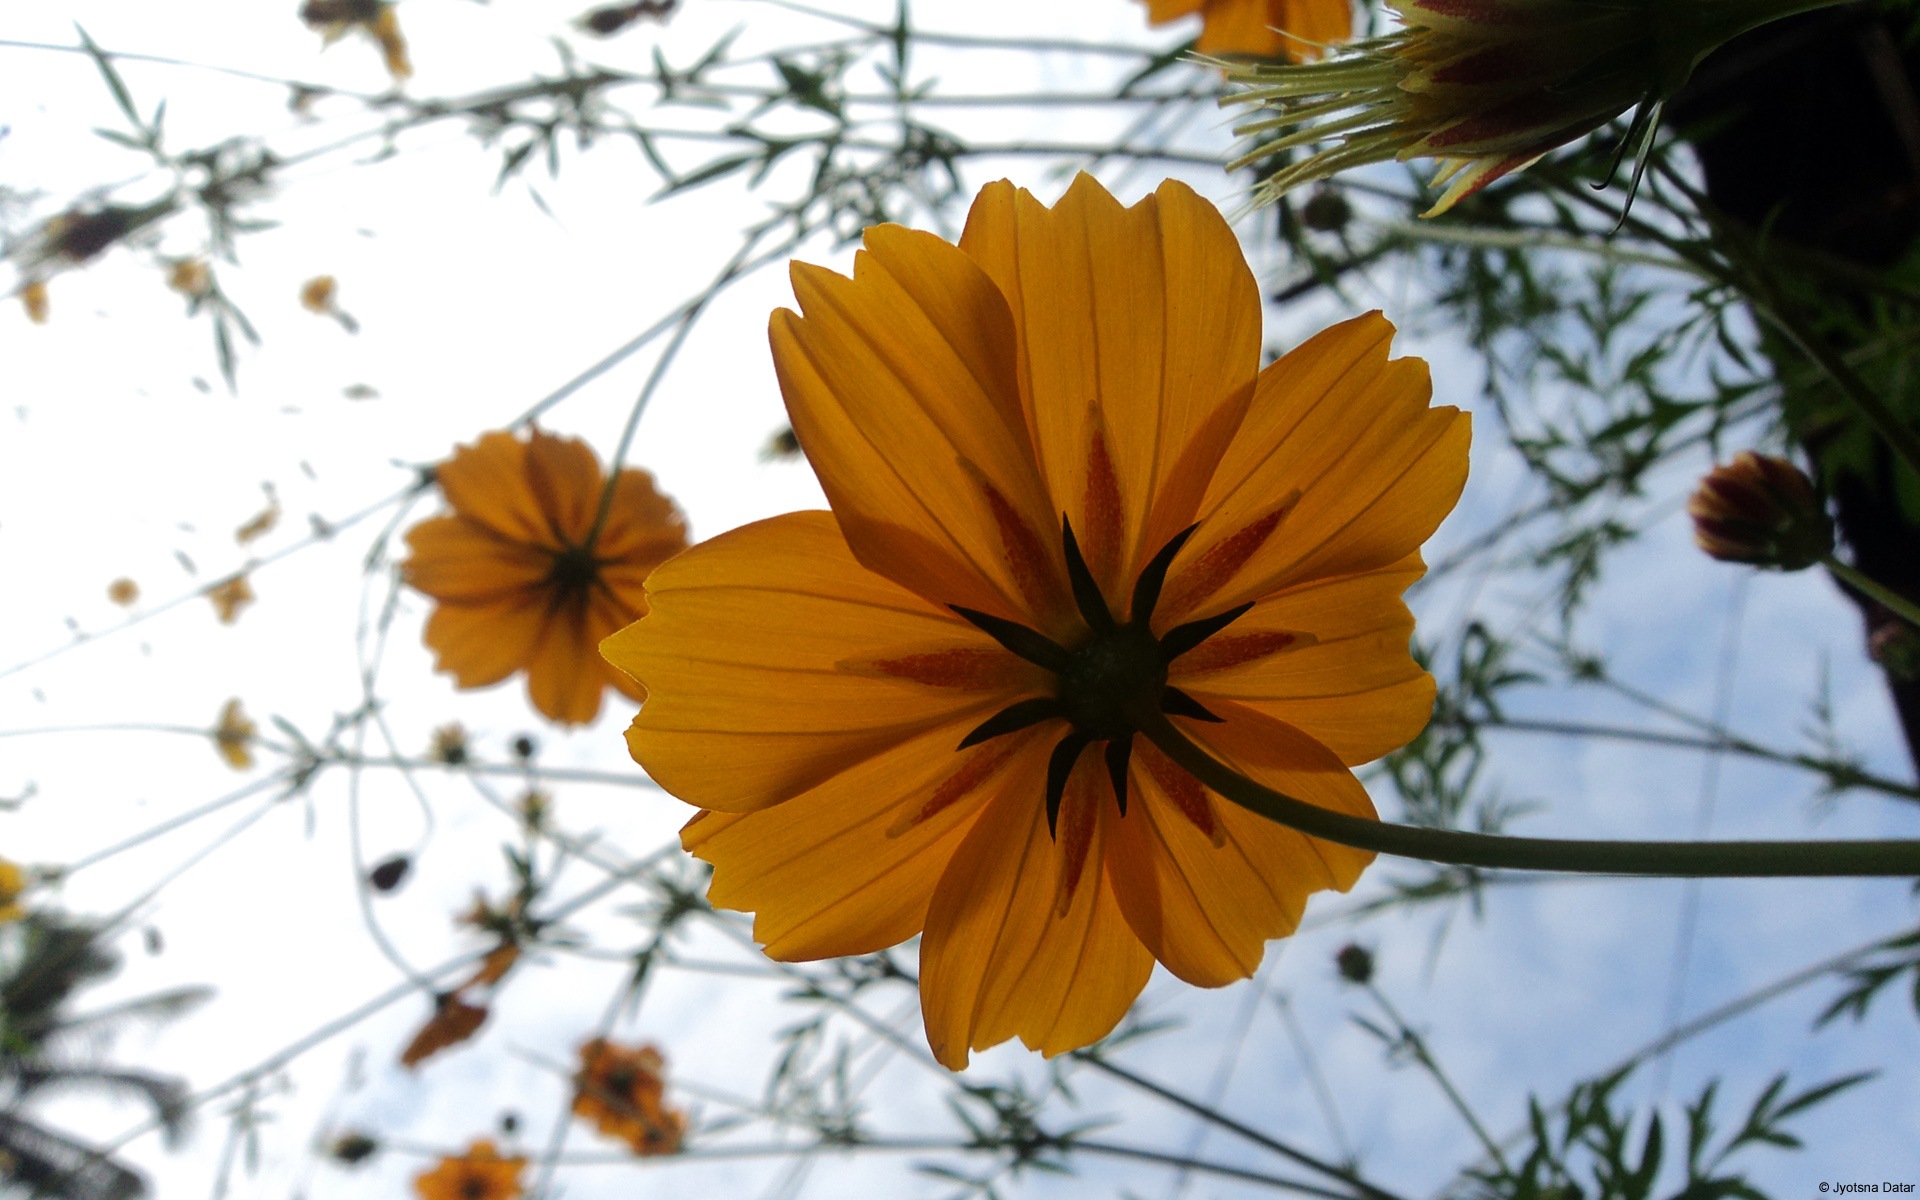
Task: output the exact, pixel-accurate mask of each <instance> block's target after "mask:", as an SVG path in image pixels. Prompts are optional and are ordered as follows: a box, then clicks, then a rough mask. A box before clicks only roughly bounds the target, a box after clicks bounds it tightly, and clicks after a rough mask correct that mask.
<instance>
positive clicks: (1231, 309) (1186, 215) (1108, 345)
mask: <svg viewBox="0 0 1920 1200" xmlns="http://www.w3.org/2000/svg"><path fill="white" fill-rule="evenodd" d="M960 245H961V248H962V249H964V250H965V251H966V252H967V253H968V254H969V255H970V256H971V257H973V258H974V259H975V260H976V261H977V262H979V263H980V265H981V266H982V267H983V268H984V269H985V270H986V272H987V274H988V275H989V276H991V277H992V278H993V280H994V281H995V283H996V284H998V285H999V287H1000V290H1001V291H1002V292H1003V293H1005V295H1006V296H1007V298H1008V302H1009V303H1010V305H1011V306H1012V309H1013V313H1014V323H1015V326H1016V330H1017V335H1018V354H1019V363H1020V379H1021V383H1022V401H1023V403H1024V405H1025V408H1026V412H1027V419H1028V422H1029V423H1030V425H1031V426H1032V427H1033V430H1034V442H1035V446H1036V450H1037V454H1038V457H1039V461H1040V463H1041V464H1042V469H1043V473H1044V475H1045V478H1046V481H1047V488H1048V493H1049V495H1050V496H1051V497H1052V500H1053V506H1052V508H1051V509H1050V511H1049V512H1048V513H1047V514H1046V518H1045V520H1046V524H1045V525H1044V526H1043V528H1045V529H1046V530H1047V531H1048V534H1049V539H1050V544H1057V537H1058V532H1059V531H1058V529H1057V528H1055V526H1057V524H1058V522H1059V519H1060V514H1061V512H1063V511H1064V512H1065V513H1066V514H1067V515H1069V516H1070V517H1072V519H1073V523H1074V528H1075V530H1076V531H1078V534H1079V537H1080V540H1081V543H1082V545H1083V546H1084V547H1085V548H1086V553H1087V559H1088V562H1089V564H1090V565H1091V566H1092V567H1093V570H1094V574H1095V577H1096V578H1098V579H1099V580H1100V583H1101V586H1102V587H1103V589H1105V590H1106V593H1107V599H1108V601H1109V603H1113V604H1121V605H1124V603H1125V601H1126V594H1125V590H1124V589H1126V588H1130V587H1131V586H1132V580H1133V577H1134V576H1136V575H1138V574H1139V570H1140V566H1141V565H1142V564H1143V563H1144V562H1145V561H1146V560H1147V559H1148V558H1149V557H1151V556H1152V555H1153V553H1154V552H1155V551H1157V550H1158V549H1159V548H1160V547H1161V546H1162V545H1163V544H1165V542H1166V540H1167V539H1168V538H1170V537H1172V536H1173V535H1174V534H1176V533H1178V532H1179V531H1180V530H1181V529H1183V528H1185V527H1186V526H1187V525H1188V524H1190V523H1191V522H1192V520H1193V514H1194V511H1195V509H1196V508H1197V507H1198V505H1199V503H1200V499H1201V495H1202V493H1203V492H1204V490H1205V488H1206V484H1207V478H1208V475H1209V474H1210V473H1211V471H1212V469H1213V465H1214V463H1216V462H1217V461H1219V456H1220V454H1221V452H1222V451H1223V450H1224V449H1225V447H1226V445H1227V441H1228V439H1229V438H1231V437H1232V435H1233V430H1234V428H1235V427H1236V426H1237V425H1238V424H1239V422H1240V419H1241V415H1242V414H1243V413H1244V412H1245V411H1246V406H1247V403H1248V401H1249V399H1250V398H1251V396H1252V390H1253V383H1254V375H1255V371H1256V369H1257V368H1258V366H1259V358H1260V293H1259V289H1258V288H1257V286H1256V285H1255V283H1254V280H1253V273H1252V272H1251V271H1249V270H1248V269H1247V265H1246V260H1245V258H1244V257H1243V256H1242V255H1241V253H1240V248H1239V242H1238V241H1236V240H1235V238H1234V236H1233V230H1232V229H1230V228H1229V227H1228V226H1227V223H1226V221H1225V220H1223V219H1222V218H1221V216H1220V214H1219V212H1218V211H1217V210H1216V209H1215V208H1214V207H1213V206H1212V205H1211V204H1208V203H1207V202H1206V201H1205V200H1202V199H1201V198H1200V197H1199V196H1197V195H1195V194H1194V192H1193V191H1192V189H1190V188H1188V187H1186V186H1185V185H1184V184H1180V183H1175V182H1172V181H1168V182H1167V183H1164V184H1162V185H1161V186H1160V187H1159V189H1158V190H1157V191H1155V192H1154V194H1153V195H1151V196H1149V197H1147V198H1146V199H1145V200H1142V201H1141V202H1140V203H1138V204H1136V205H1134V206H1133V207H1132V208H1122V207H1121V206H1120V204H1119V202H1118V201H1116V200H1114V198H1113V197H1112V196H1110V195H1108V194H1107V192H1106V190H1105V189H1104V188H1102V187H1101V186H1100V185H1099V184H1098V183H1096V182H1095V181H1094V179H1093V177H1092V176H1090V175H1082V176H1080V177H1079V179H1077V180H1075V181H1074V184H1073V186H1071V187H1070V188H1068V189H1067V194H1066V195H1065V196H1063V197H1062V198H1061V200H1060V203H1059V204H1057V205H1055V206H1054V207H1053V208H1051V209H1049V208H1047V207H1045V206H1044V205H1042V204H1041V203H1040V202H1039V201H1038V200H1036V199H1034V197H1033V196H1032V195H1031V194H1029V193H1027V192H1024V191H1016V190H1015V189H1014V188H1013V186H1012V185H1010V184H1007V183H1004V182H1002V183H994V184H989V185H987V187H986V188H984V189H982V191H981V193H980V195H979V197H978V199H976V200H975V201H974V205H973V210H972V212H971V213H970V214H969V215H968V218H967V226H966V232H965V233H964V234H963V235H962V237H961V240H960ZM803 441H804V439H803ZM808 458H809V461H815V462H817V459H816V458H815V456H814V454H813V452H812V450H811V449H809V451H808Z"/></svg>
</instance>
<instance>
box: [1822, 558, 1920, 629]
mask: <svg viewBox="0 0 1920 1200" xmlns="http://www.w3.org/2000/svg"><path fill="white" fill-rule="evenodd" d="M1822 562H1823V563H1824V565H1825V566H1826V568H1827V570H1829V571H1831V572H1833V576H1834V578H1835V579H1838V580H1839V581H1840V582H1841V583H1844V584H1846V585H1847V586H1848V587H1850V588H1852V589H1853V590H1854V591H1856V592H1859V593H1860V594H1861V595H1863V596H1865V597H1867V599H1869V600H1872V601H1873V602H1874V603H1876V604H1878V605H1880V606H1881V607H1882V608H1885V609H1886V610H1887V611H1889V612H1891V613H1893V614H1894V615H1895V616H1897V617H1899V618H1900V619H1901V620H1902V621H1905V622H1906V623H1907V624H1908V625H1911V626H1912V627H1914V628H1915V629H1920V605H1915V604H1914V602H1913V601H1911V600H1909V599H1907V598H1906V597H1905V596H1902V595H1901V594H1900V593H1898V592H1896V591H1893V590H1892V589H1891V588H1888V587H1887V586H1885V585H1884V584H1881V583H1879V582H1877V581H1876V580H1874V579H1873V578H1871V577H1870V576H1867V575H1864V574H1862V573H1861V572H1860V571H1859V569H1858V568H1855V567H1850V566H1848V565H1847V564H1846V563H1843V562H1841V561H1840V560H1839V559H1837V558H1835V557H1834V556H1833V555H1831V554H1829V555H1827V557H1826V558H1825V559H1823V560H1822Z"/></svg>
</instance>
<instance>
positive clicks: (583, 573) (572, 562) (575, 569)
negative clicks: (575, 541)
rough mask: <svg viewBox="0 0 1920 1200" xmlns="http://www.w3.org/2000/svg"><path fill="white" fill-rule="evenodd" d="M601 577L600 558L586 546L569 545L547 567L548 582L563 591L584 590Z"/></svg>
mask: <svg viewBox="0 0 1920 1200" xmlns="http://www.w3.org/2000/svg"><path fill="white" fill-rule="evenodd" d="M599 577H600V560H599V559H597V558H595V557H594V556H593V551H592V550H590V549H588V548H587V547H585V546H568V547H567V548H566V549H565V550H562V551H561V552H560V553H558V554H556V555H554V556H553V566H551V567H549V568H548V569H547V582H548V583H549V584H552V585H553V586H554V587H555V588H557V589H559V590H560V591H562V592H569V593H571V592H583V591H585V590H586V589H587V588H588V587H590V586H592V584H593V581H594V580H596V579H598V578H599Z"/></svg>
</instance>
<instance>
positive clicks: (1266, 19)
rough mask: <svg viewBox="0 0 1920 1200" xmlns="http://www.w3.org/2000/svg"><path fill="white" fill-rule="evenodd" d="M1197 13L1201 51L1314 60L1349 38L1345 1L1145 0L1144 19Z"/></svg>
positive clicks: (1159, 21)
mask: <svg viewBox="0 0 1920 1200" xmlns="http://www.w3.org/2000/svg"><path fill="white" fill-rule="evenodd" d="M1195 13H1198V14H1199V15H1200V20H1201V22H1202V23H1201V26H1200V37H1199V40H1197V41H1196V42H1194V45H1193V48H1194V49H1195V50H1196V51H1198V52H1199V53H1201V54H1221V55H1246V56H1248V57H1252V58H1290V59H1292V60H1293V61H1295V62H1301V61H1303V60H1306V59H1310V58H1318V57H1319V56H1320V52H1321V48H1322V47H1324V46H1328V45H1331V44H1333V43H1335V42H1344V41H1346V40H1347V39H1348V38H1350V37H1352V36H1353V5H1352V3H1351V2H1350V0H1147V23H1148V24H1150V25H1165V24H1166V23H1167V22H1169V21H1177V20H1179V19H1180V18H1182V17H1189V16H1193V15H1194V14H1195Z"/></svg>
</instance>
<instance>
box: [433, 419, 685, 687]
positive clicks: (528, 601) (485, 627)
mask: <svg viewBox="0 0 1920 1200" xmlns="http://www.w3.org/2000/svg"><path fill="white" fill-rule="evenodd" d="M435 477H436V479H437V480H438V481H439V484H440V491H441V494H442V495H444V496H445V497H446V501H447V504H448V505H449V506H450V507H451V508H452V509H453V512H452V513H451V514H450V515H448V516H443V517H433V518H430V519H428V520H425V521H422V522H421V523H420V524H418V525H415V526H414V527H413V528H412V529H410V530H408V531H407V545H408V546H409V547H410V548H411V549H412V551H413V553H412V555H411V557H409V558H408V559H407V561H406V562H405V563H404V564H403V565H402V571H403V572H404V574H405V576H406V580H407V582H408V583H409V584H411V585H412V586H414V587H415V588H418V589H419V590H420V591H422V592H425V593H426V594H427V595H429V596H431V597H433V598H434V599H435V600H436V601H438V604H436V605H435V607H434V610H433V615H432V616H431V617H429V618H428V619H427V628H426V634H425V638H426V643H427V645H428V646H429V647H431V648H432V650H433V652H434V654H435V655H436V656H437V659H438V665H439V668H440V669H441V670H443V671H450V672H452V673H453V676H454V678H455V679H456V680H457V681H458V682H459V685H460V686H461V687H463V688H477V687H486V686H487V685H489V684H494V683H498V682H500V681H501V680H502V679H505V678H506V677H507V676H509V675H511V674H513V673H514V672H516V671H523V670H524V671H525V672H526V673H527V692H528V695H529V696H530V697H531V698H532V700H533V706H534V707H535V708H537V709H539V710H540V711H541V712H542V713H544V714H545V715H546V716H548V717H549V718H551V719H552V720H555V721H558V722H560V723H561V724H585V723H586V722H588V721H591V720H593V719H594V717H596V716H598V715H599V713H600V695H601V692H602V691H604V690H605V688H606V687H607V685H609V684H611V685H613V686H614V687H617V688H619V689H620V690H621V691H622V692H625V693H626V694H627V695H629V696H631V697H633V698H634V699H636V700H638V699H642V698H643V697H644V696H645V695H646V693H645V691H643V690H642V689H641V688H640V687H638V686H637V685H636V684H635V683H634V681H633V680H632V679H631V678H629V677H628V676H626V675H625V674H623V673H622V672H619V671H615V670H613V669H611V668H610V667H608V666H607V664H606V663H605V662H604V661H602V660H601V658H600V656H599V655H598V654H597V653H595V651H594V647H595V646H597V645H598V644H599V642H600V639H602V638H604V637H606V636H607V635H608V634H610V633H612V632H613V631H614V630H616V629H619V628H620V627H621V626H623V625H626V624H627V623H629V622H631V621H636V620H638V619H639V618H640V617H641V616H642V615H643V614H644V613H645V612H646V611H647V600H646V593H645V592H644V591H643V590H642V588H641V583H642V581H643V580H645V579H646V577H647V572H648V571H650V570H652V569H653V568H654V567H655V566H656V565H658V564H659V563H660V562H661V561H662V560H664V559H666V558H669V557H671V556H672V555H674V554H675V553H677V552H679V551H680V550H681V549H683V548H684V547H685V546H686V544H687V527H686V520H685V518H683V517H682V516H681V515H680V511H679V509H677V508H676V507H674V504H673V501H671V500H669V499H667V498H666V497H665V496H663V495H661V494H660V492H659V491H658V490H657V489H656V488H655V487H654V485H653V477H652V476H651V475H649V474H647V473H646V472H645V471H640V470H635V469H633V468H631V467H628V468H624V469H622V470H621V472H620V476H619V481H618V482H617V483H616V484H615V486H614V494H613V505H612V507H611V508H610V509H609V510H608V513H607V519H606V525H605V527H604V528H602V529H601V531H600V535H599V537H598V538H597V539H593V541H592V545H591V546H589V545H588V541H589V536H590V534H591V533H592V531H593V527H594V520H595V517H596V514H597V513H598V512H599V507H600V493H601V490H602V487H603V486H604V484H605V476H604V475H602V473H601V470H600V463H599V460H598V459H596V458H595V457H594V454H593V451H592V450H591V449H589V448H588V447H587V444H586V443H585V442H582V441H579V440H578V439H576V438H563V437H555V436H553V435H551V434H548V433H544V432H542V431H540V430H537V429H536V430H534V431H533V432H532V434H531V435H530V436H529V438H528V439H527V440H526V441H521V440H519V439H518V438H515V437H514V436H513V435H512V434H508V433H489V434H486V435H484V436H482V437H481V439H480V440H479V442H477V443H476V444H474V445H472V446H461V447H459V448H458V449H456V450H455V451H454V454H453V457H452V458H450V459H448V460H447V461H446V462H444V463H442V464H440V466H439V468H438V469H437V471H436V474H435Z"/></svg>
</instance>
